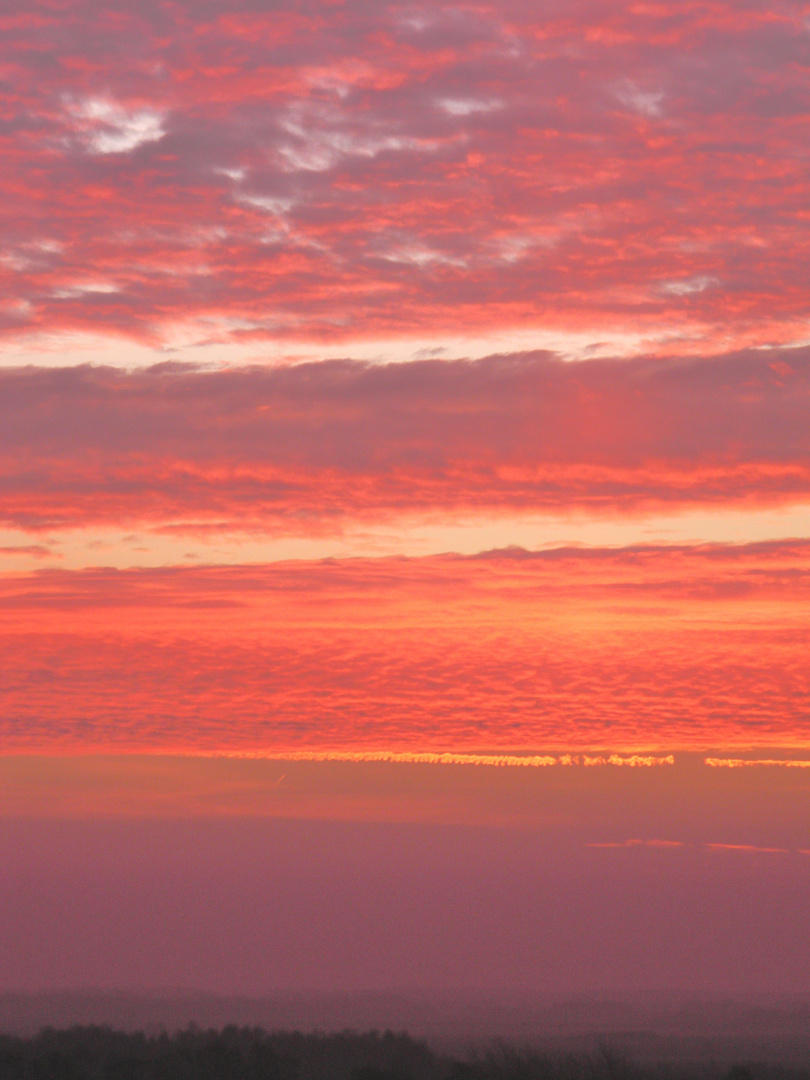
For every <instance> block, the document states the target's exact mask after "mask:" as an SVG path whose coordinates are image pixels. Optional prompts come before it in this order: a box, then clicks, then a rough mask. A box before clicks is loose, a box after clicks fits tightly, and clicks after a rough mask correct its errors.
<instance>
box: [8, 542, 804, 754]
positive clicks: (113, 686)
mask: <svg viewBox="0 0 810 1080" xmlns="http://www.w3.org/2000/svg"><path fill="white" fill-rule="evenodd" d="M0 588H1V590H2V592H1V594H0V638H1V639H2V650H0V657H2V671H0V717H2V721H0V735H2V739H3V743H4V745H5V746H6V747H7V749H8V750H26V751H39V752H46V751H47V752H55V751H61V752H76V751H80V750H82V749H84V750H89V749H103V750H127V751H137V750H150V749H152V750H155V749H157V750H164V751H174V752H194V751H212V750H226V751H265V752H267V751H270V752H272V751H273V750H276V751H278V750H288V751H289V750H306V749H313V748H314V749H320V750H322V749H324V748H326V749H337V750H341V749H342V750H352V749H360V750H379V749H385V750H397V749H398V750H403V751H408V750H412V751H418V752H424V751H432V750H435V751H439V752H441V751H448V750H451V751H464V750H466V751H470V750H472V751H476V750H484V751H486V750H498V749H500V750H509V749H524V748H532V749H535V750H541V751H549V750H550V751H558V752H563V751H566V750H575V749H577V748H579V749H580V750H585V749H589V748H590V749H595V750H599V749H600V748H601V749H602V750H604V751H607V752H611V751H625V752H628V753H629V752H632V751H633V750H641V749H645V748H646V749H648V750H652V751H654V752H655V751H659V752H663V753H669V752H670V751H672V750H675V749H704V750H707V749H709V748H711V747H720V746H722V747H726V748H734V747H736V748H740V749H741V748H744V747H751V746H759V747H774V746H780V745H781V746H784V747H794V748H795V747H802V746H803V747H805V748H806V747H807V746H808V745H810V685H809V684H808V676H807V663H806V642H807V637H808V631H809V630H810V627H809V626H808V612H810V602H809V601H810V544H808V543H806V542H798V541H797V542H795V543H792V544H790V543H772V544H758V545H750V546H747V547H739V548H735V547H722V546H708V547H699V548H688V547H679V548H645V547H639V548H628V549H623V550H599V549H596V550H588V549H583V550H570V549H568V550H565V549H561V550H557V551H547V552H538V553H529V552H523V551H519V550H516V551H506V552H491V553H489V554H485V555H480V556H477V557H469V558H463V557H460V556H444V557H433V558H425V559H413V560H408V559H379V560H373V559H372V560H364V559H350V560H346V561H342V562H341V561H329V560H327V561H325V562H319V563H287V564H275V565H273V566H252V567H209V568H198V569H172V568H164V569H161V570H138V571H117V572H116V571H109V570H95V571H83V572H66V571H44V572H40V573H36V574H31V575H28V576H15V577H13V578H12V577H9V578H6V579H3V580H2V581H1V582H0Z"/></svg>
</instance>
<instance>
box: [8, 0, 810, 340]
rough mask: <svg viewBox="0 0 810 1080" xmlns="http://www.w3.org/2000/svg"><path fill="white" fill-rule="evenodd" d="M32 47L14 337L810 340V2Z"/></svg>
mask: <svg viewBox="0 0 810 1080" xmlns="http://www.w3.org/2000/svg"><path fill="white" fill-rule="evenodd" d="M3 30H4V39H5V42H6V70H7V72H8V76H7V82H6V85H7V86H9V87H11V86H13V87H14V88H15V92H14V94H13V96H12V95H11V91H8V94H9V96H8V97H7V99H6V101H5V103H4V106H3V109H4V116H5V118H6V121H5V126H4V128H3V131H2V135H1V136H0V139H1V141H2V149H3V159H4V192H3V196H4V204H5V207H6V211H7V214H8V219H7V222H8V224H7V227H6V228H5V236H6V244H7V248H6V251H5V252H4V264H3V271H4V272H3V276H2V286H3V292H4V294H5V295H7V296H8V297H9V302H8V304H7V305H6V307H5V309H4V310H3V312H2V328H3V330H4V332H5V334H6V335H11V336H16V335H18V334H20V333H23V334H28V333H31V332H35V333H38V332H47V333H48V334H54V333H56V334H58V333H61V332H65V331H69V330H100V331H103V332H107V333H113V334H124V335H129V336H133V337H136V338H138V339H140V340H146V341H151V342H159V341H163V340H166V339H167V336H168V335H169V334H170V332H171V328H172V327H174V326H175V325H177V324H178V323H180V324H183V323H185V322H187V321H188V320H193V321H194V322H195V325H196V333H197V334H198V336H199V337H200V338H201V339H209V340H233V339H237V340H241V339H244V338H246V337H247V338H251V337H257V338H268V337H274V336H278V335H283V336H286V337H289V336H293V337H296V336H298V337H304V338H316V339H321V340H323V339H329V340H334V339H349V340H351V339H357V338H361V337H367V336H372V337H379V336H380V335H391V334H403V335H409V334H413V333H414V332H419V333H423V334H424V333H429V334H433V333H441V334H447V333H450V332H459V331H464V332H468V331H470V330H474V331H486V330H492V329H493V328H497V329H498V330H499V331H500V330H502V329H503V328H504V327H510V326H511V327H521V326H523V327H531V326H535V327H536V326H543V327H545V328H548V327H551V326H556V327H558V328H565V329H568V330H579V331H582V330H586V331H590V332H593V333H596V334H597V335H598V333H599V331H600V329H601V330H604V328H606V327H609V326H612V327H614V328H619V329H621V328H624V329H632V330H633V331H636V332H637V331H638V330H639V329H641V330H644V329H645V328H646V329H647V330H650V331H653V330H654V331H655V332H656V333H659V332H660V331H661V329H662V327H665V328H666V331H667V333H668V334H670V335H672V334H674V335H675V336H676V337H677V336H678V334H679V333H680V332H681V331H682V330H684V329H688V330H689V332H690V333H694V332H696V331H697V328H699V330H700V334H701V335H702V336H703V338H704V339H705V340H706V341H707V342H709V343H711V345H712V348H714V349H720V348H723V347H728V345H727V343H728V342H729V341H730V340H731V341H732V342H734V343H735V344H736V345H742V344H745V343H752V342H757V343H763V342H767V341H786V340H791V339H796V338H801V337H802V336H803V334H804V328H805V317H806V310H807V287H806V286H805V285H803V284H802V282H803V281H804V280H805V277H806V275H805V274H804V272H803V271H804V268H805V266H806V264H807V254H808V253H807V231H806V228H805V219H804V208H805V206H806V203H807V181H806V177H805V175H804V172H803V166H802V161H803V157H802V148H803V147H804V146H805V145H806V142H807V137H808V131H807V89H806V78H805V70H806V63H807V55H808V48H809V47H810V46H809V45H808V34H807V30H806V26H805V25H804V22H803V14H802V12H801V10H800V8H799V7H797V6H795V5H790V4H773V3H767V4H766V3H751V4H749V5H746V6H745V7H744V8H742V9H741V7H740V5H739V4H738V3H731V2H718V3H696V4H690V5H684V4H682V3H678V4H674V3H662V4H657V5H647V6H645V7H642V8H640V7H639V6H638V5H635V4H627V3H623V4H615V3H607V2H584V3H578V4H573V5H568V6H567V7H566V8H565V9H564V10H562V9H560V8H559V7H558V6H553V5H547V4H537V3H532V4H529V3H523V2H521V3H508V4H502V3H499V4H497V5H495V4H479V5H476V7H475V10H474V11H472V10H470V9H469V8H467V7H458V6H455V5H452V4H441V5H438V6H437V5H429V6H425V7H419V6H416V7H411V6H408V7H405V6H403V5H400V4H367V3H361V4H356V5H343V4H340V5H338V4H328V5H327V4H323V3H307V4H301V5H296V6H295V8H294V9H293V10H290V11H286V12H278V11H275V10H274V11H272V12H270V11H266V10H264V9H263V8H261V7H257V6H256V5H254V4H252V3H249V2H247V0H245V2H244V3H242V4H240V5H239V6H238V7H236V8H233V9H231V10H229V11H228V12H225V11H223V10H222V9H217V8H214V7H211V6H210V5H208V4H206V3H204V2H202V0H195V2H186V3H183V4H175V5H173V6H172V8H171V10H169V9H166V8H165V7H163V6H161V5H158V4H154V3H150V2H147V3H138V4H134V3H132V2H131V0H123V2H120V3H118V4H116V5H115V6H114V7H111V8H108V9H106V10H105V11H104V12H102V13H100V12H99V11H98V8H97V6H96V5H91V4H89V3H86V2H85V3H76V4H71V5H70V6H69V7H67V8H65V7H63V8H54V7H53V6H52V5H50V4H47V3H45V2H44V0H41V2H38V3H35V4H34V5H33V6H30V7H29V9H28V12H27V14H26V15H25V16H24V17H23V16H21V17H16V16H15V17H12V18H6V19H5V21H4V26H3ZM731 133H733V134H731ZM97 281H101V283H102V284H104V285H105V286H106V287H107V288H108V289H109V287H110V286H114V287H115V290H116V291H114V292H113V291H99V290H97V289H96V290H94V289H93V288H92V287H91V286H92V285H93V283H94V282H97ZM206 320H207V321H206ZM721 343H725V345H723V344H721ZM659 347H660V349H661V350H662V351H669V350H671V348H672V346H671V345H667V344H666V343H665V342H664V341H662V342H661V344H660V346H659ZM678 347H679V346H678V345H677V344H676V345H675V348H678Z"/></svg>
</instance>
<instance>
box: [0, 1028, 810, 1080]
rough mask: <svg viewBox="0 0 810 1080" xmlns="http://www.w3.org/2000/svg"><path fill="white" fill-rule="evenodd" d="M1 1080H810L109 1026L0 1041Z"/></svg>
mask: <svg viewBox="0 0 810 1080" xmlns="http://www.w3.org/2000/svg"><path fill="white" fill-rule="evenodd" d="M0 1080H810V1068H808V1069H800V1068H789V1067H785V1066H779V1065H773V1064H771V1065H767V1064H762V1065H756V1064H754V1065H746V1066H743V1065H736V1066H734V1067H732V1068H731V1069H728V1068H721V1067H719V1066H716V1065H705V1064H692V1065H680V1066H677V1067H676V1066H667V1065H656V1066H648V1067H641V1066H638V1065H634V1064H631V1063H630V1062H629V1061H627V1060H626V1059H625V1058H623V1057H621V1056H620V1055H618V1054H615V1053H613V1052H612V1051H611V1050H610V1049H609V1048H608V1047H601V1048H600V1049H599V1051H598V1053H597V1054H595V1055H578V1056H567V1057H557V1058H553V1057H550V1056H546V1055H544V1054H543V1053H541V1052H540V1051H537V1050H534V1049H531V1048H518V1047H513V1046H509V1045H508V1044H505V1043H493V1044H491V1045H490V1046H489V1047H487V1048H486V1049H485V1050H483V1051H478V1052H476V1053H471V1054H470V1055H469V1056H468V1057H466V1058H463V1059H462V1058H458V1057H452V1056H449V1055H446V1054H438V1053H435V1052H434V1051H432V1050H431V1049H430V1048H429V1047H428V1046H427V1044H426V1043H424V1042H421V1041H418V1040H416V1039H413V1038H411V1037H410V1036H409V1035H407V1034H405V1033H401V1034H397V1033H394V1032H391V1031H386V1032H384V1033H382V1034H381V1033H379V1032H366V1033H357V1032H351V1031H345V1032H341V1033H338V1034H322V1033H317V1032H315V1033H307V1034H305V1033H301V1032H273V1033H268V1032H266V1031H264V1030H263V1029H261V1028H239V1027H226V1028H223V1029H222V1030H213V1029H211V1030H201V1029H199V1028H196V1027H194V1026H191V1027H189V1028H187V1029H186V1030H184V1031H179V1032H176V1033H174V1034H168V1033H166V1032H163V1033H160V1034H156V1035H148V1034H146V1033H143V1032H124V1031H116V1030H113V1029H112V1028H108V1027H73V1028H69V1029H66V1030H55V1029H53V1028H45V1029H44V1030H42V1031H40V1032H39V1033H38V1034H37V1035H33V1036H29V1037H24V1036H17V1035H0Z"/></svg>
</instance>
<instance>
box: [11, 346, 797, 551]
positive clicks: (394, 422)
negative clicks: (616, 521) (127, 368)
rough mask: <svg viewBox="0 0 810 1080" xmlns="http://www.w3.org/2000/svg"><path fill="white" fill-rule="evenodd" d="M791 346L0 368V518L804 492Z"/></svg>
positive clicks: (160, 521)
mask: <svg viewBox="0 0 810 1080" xmlns="http://www.w3.org/2000/svg"><path fill="white" fill-rule="evenodd" d="M809 402H810V354H808V351H807V350H806V349H805V350H798V349H797V350H789V351H778V350H776V351H770V352H769V351H760V352H755V353H750V354H739V355H735V356H728V357H725V358H719V359H716V360H709V361H695V360H690V361H679V362H675V361H673V362H669V363H662V362H660V361H647V360H634V361H590V362H583V363H576V364H569V363H564V362H561V361H558V360H555V359H553V358H552V357H550V356H547V355H543V354H530V355H520V356H511V357H495V358H491V359H489V360H484V361H478V362H461V361H459V362H444V361H421V362H413V363H408V364H400V365H391V366H385V367H378V366H373V365H367V364H360V363H353V362H350V361H345V362H338V361H335V362H329V363H321V364H309V365H301V366H298V367H294V368H284V369H266V368H255V369H242V370H238V369H237V370H230V371H219V372H203V371H197V370H194V369H190V368H182V367H171V366H167V367H162V368H155V369H152V370H150V371H146V372H139V373H135V374H124V373H121V372H116V371H113V370H105V369H93V368H77V369H62V370H57V371H46V370H36V369H27V370H18V371H6V372H4V373H0V518H2V520H4V521H5V522H7V523H9V524H13V525H17V526H22V527H26V528H50V527H52V526H55V525H84V524H87V523H90V522H106V523H113V524H115V523H124V522H135V521H141V522H147V523H150V524H151V525H153V526H158V527H171V528H174V527H178V522H180V523H182V522H186V523H188V522H194V523H196V524H198V525H199V524H205V523H206V522H208V523H212V522H213V523H222V524H224V525H237V526H246V527H254V526H255V527H266V526H267V525H268V524H270V523H272V527H273V528H274V529H276V530H283V531H287V532H290V533H298V534H302V533H308V532H313V533H314V532H318V531H323V530H324V529H330V528H336V527H337V528H340V527H342V526H343V524H344V523H345V522H347V521H349V520H351V519H353V518H368V517H380V516H385V515H392V514H397V513H401V512H417V513H419V512H433V511H437V510H440V511H441V512H442V513H443V514H448V515H452V514H453V513H457V512H469V511H479V510H481V511H516V510H517V511H524V510H526V511H536V510H560V509H564V508H566V507H575V506H580V507H589V508H591V509H595V510H605V511H615V510H616V509H617V508H623V509H628V510H633V509H646V508H650V507H661V506H664V505H669V506H683V505H694V504H709V505H719V504H732V503H737V504H740V503H749V504H750V503H767V502H770V503H779V502H783V503H784V502H801V501H806V500H807V499H808V497H810V428H808V424H807V416H808V403H809Z"/></svg>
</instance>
